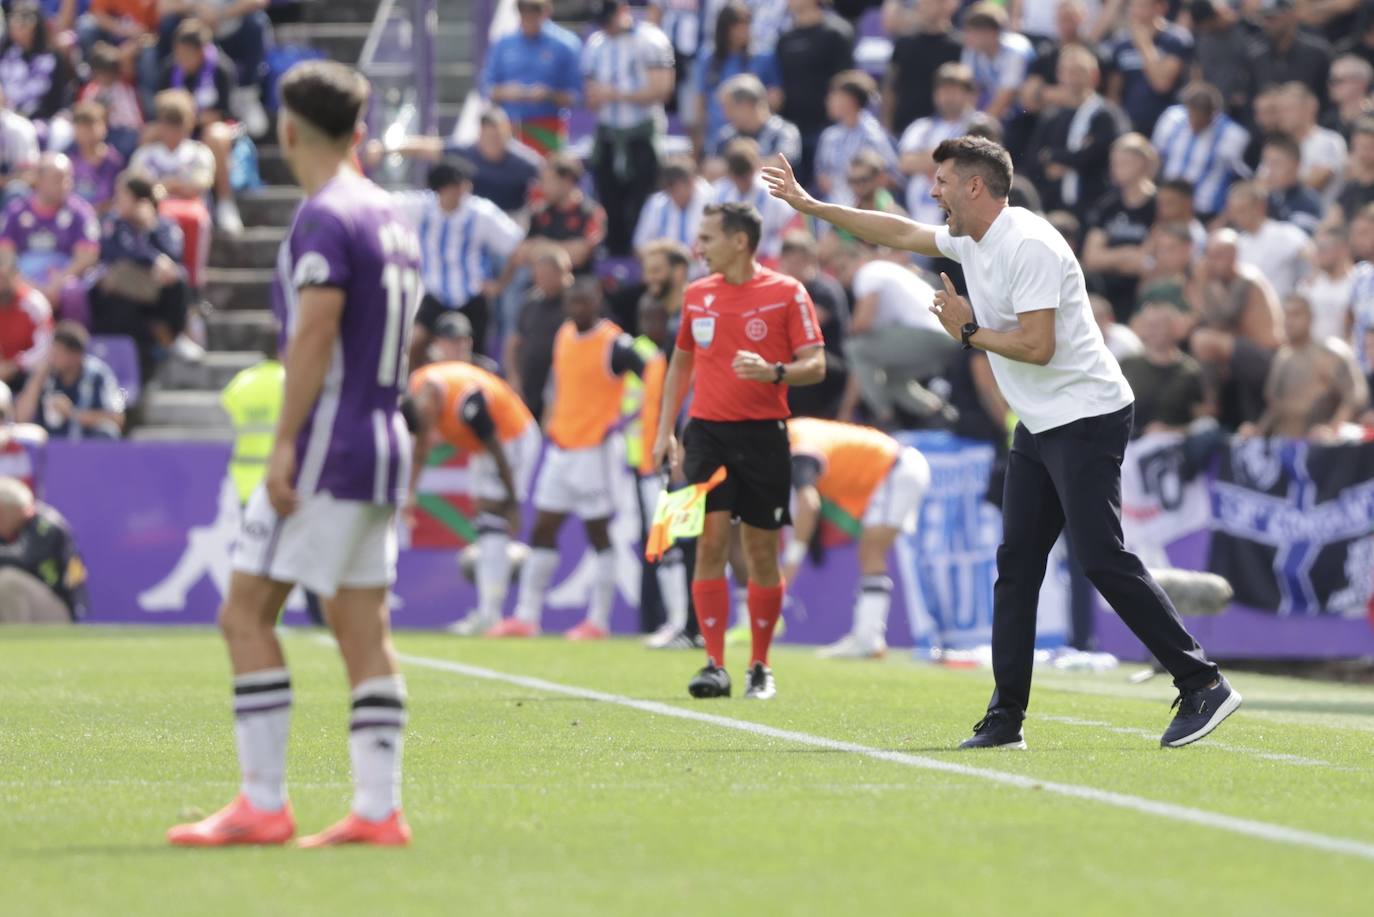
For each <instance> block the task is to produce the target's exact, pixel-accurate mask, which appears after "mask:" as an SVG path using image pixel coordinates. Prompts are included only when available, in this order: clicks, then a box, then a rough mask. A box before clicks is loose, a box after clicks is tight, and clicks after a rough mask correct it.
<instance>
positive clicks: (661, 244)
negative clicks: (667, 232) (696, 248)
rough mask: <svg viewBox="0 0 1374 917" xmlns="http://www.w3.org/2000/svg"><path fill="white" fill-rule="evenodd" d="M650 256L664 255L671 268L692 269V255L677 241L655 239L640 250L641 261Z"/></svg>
mask: <svg viewBox="0 0 1374 917" xmlns="http://www.w3.org/2000/svg"><path fill="white" fill-rule="evenodd" d="M650 255H662V256H663V257H664V259H665V260H666V261H667V262H668V267H670V268H679V267H680V268H684V269H686V268H690V267H691V266H692V253H691V252H690V251H689V250H688V249H687V246H685V245H683V244H682V243H681V242H679V241H677V240H676V239H654V240H653V241H652V242H650V243H649V244H648V245H645V246H644V248H643V249H641V250H640V258H641V260H642V259H644V258H648V257H649V256H650Z"/></svg>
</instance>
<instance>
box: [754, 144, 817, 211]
mask: <svg viewBox="0 0 1374 917" xmlns="http://www.w3.org/2000/svg"><path fill="white" fill-rule="evenodd" d="M762 174H763V183H764V184H766V185H767V186H768V193H769V194H771V195H773V196H774V197H776V198H777V199H778V200H780V201H782V202H784V203H786V204H788V205H790V206H791V207H792V209H793V210H795V211H797V212H798V213H812V212H814V208H815V206H816V205H817V204H818V203H819V202H818V201H817V200H816V199H815V198H814V197H812V196H811V195H810V194H808V193H807V191H806V189H805V188H803V187H802V186H801V182H799V181H797V176H796V175H794V174H793V172H792V164H791V163H790V162H788V161H787V157H786V156H784V155H782V154H781V153H779V154H778V164H777V165H775V166H764V167H763V172H762Z"/></svg>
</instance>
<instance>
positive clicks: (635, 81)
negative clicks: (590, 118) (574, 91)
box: [582, 22, 673, 128]
mask: <svg viewBox="0 0 1374 917" xmlns="http://www.w3.org/2000/svg"><path fill="white" fill-rule="evenodd" d="M672 69H673V46H672V45H671V44H670V43H669V42H668V37H667V36H666V35H664V34H663V32H662V31H661V30H660V29H659V28H658V26H656V25H653V24H652V23H648V22H637V23H635V24H634V27H633V28H630V29H627V30H625V31H624V32H621V33H620V34H618V35H608V34H606V33H605V32H604V31H603V32H597V33H595V34H594V35H592V37H591V38H588V39H587V44H586V46H585V47H584V48H583V49H582V78H583V79H584V80H595V81H596V82H598V83H604V84H606V85H607V86H613V87H615V88H616V89H618V90H620V91H621V92H638V91H639V90H641V89H643V88H644V87H645V85H646V84H647V83H648V73H649V71H650V70H672ZM664 117H665V115H664V111H663V106H662V105H661V104H660V105H636V104H633V103H631V102H610V103H607V104H606V105H603V106H601V108H600V109H599V110H598V111H597V113H596V120H597V123H598V124H601V125H603V126H605V127H614V128H629V127H637V126H639V125H641V124H643V123H644V122H646V121H650V120H658V121H660V122H661V121H662V119H663V118H664Z"/></svg>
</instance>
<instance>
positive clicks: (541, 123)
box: [481, 0, 582, 153]
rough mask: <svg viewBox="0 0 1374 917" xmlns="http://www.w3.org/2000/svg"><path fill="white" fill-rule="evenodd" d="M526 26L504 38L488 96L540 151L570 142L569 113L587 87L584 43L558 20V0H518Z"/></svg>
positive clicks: (494, 51)
mask: <svg viewBox="0 0 1374 917" xmlns="http://www.w3.org/2000/svg"><path fill="white" fill-rule="evenodd" d="M515 8H516V11H517V12H518V13H519V14H520V27H519V29H517V30H516V31H514V32H512V33H511V34H509V35H505V36H503V37H501V38H498V39H497V40H496V42H495V43H494V44H493V45H492V46H491V48H490V49H488V51H487V59H486V61H485V62H484V63H483V65H482V85H481V89H482V94H483V95H484V96H486V97H487V98H488V99H490V100H491V101H493V102H495V103H496V104H498V105H500V106H501V108H502V109H503V110H504V111H505V112H506V114H507V115H509V116H510V121H511V123H512V124H513V125H514V126H515V132H516V136H518V137H519V138H520V142H521V143H523V144H525V145H526V146H529V147H530V148H532V149H534V150H536V151H537V152H539V153H553V152H556V151H557V150H561V149H562V148H563V145H564V144H565V143H567V142H568V109H569V108H571V107H572V105H573V102H574V101H575V100H576V98H577V94H578V92H579V91H580V90H581V88H582V81H581V78H580V76H579V73H578V61H579V57H580V55H581V53H582V42H581V41H580V40H579V39H578V37H577V36H576V35H574V34H573V33H572V32H569V31H568V30H567V29H565V28H563V27H562V26H560V25H558V24H557V23H555V22H553V21H552V18H551V17H552V16H553V3H552V0H518V2H517V3H516V4H515Z"/></svg>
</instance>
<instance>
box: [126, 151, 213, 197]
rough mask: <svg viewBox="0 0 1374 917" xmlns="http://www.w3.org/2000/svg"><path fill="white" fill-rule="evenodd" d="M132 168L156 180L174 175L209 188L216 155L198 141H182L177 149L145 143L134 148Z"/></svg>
mask: <svg viewBox="0 0 1374 917" xmlns="http://www.w3.org/2000/svg"><path fill="white" fill-rule="evenodd" d="M129 168H130V169H131V170H132V171H134V172H142V173H143V174H144V175H147V176H148V177H149V178H151V179H152V180H153V181H162V180H164V179H168V178H175V179H179V180H181V181H184V182H189V183H191V184H194V185H200V186H201V187H204V188H206V189H207V190H208V189H209V188H210V186H211V185H213V184H214V181H215V154H214V153H211V152H210V148H209V147H208V146H206V145H205V144H203V143H200V142H198V141H196V140H183V141H181V143H180V144H178V145H177V147H176V149H171V148H169V147H167V146H166V145H165V144H161V143H145V144H144V145H143V146H141V147H139V148H138V149H137V150H134V155H133V158H131V159H130V160H129Z"/></svg>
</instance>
